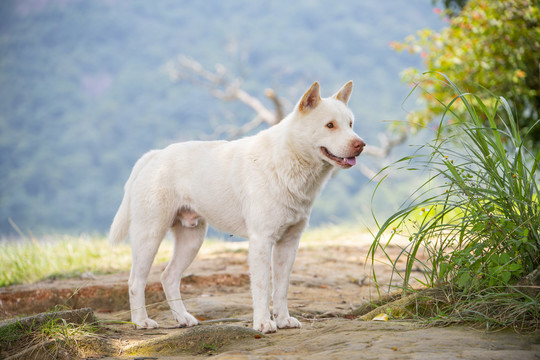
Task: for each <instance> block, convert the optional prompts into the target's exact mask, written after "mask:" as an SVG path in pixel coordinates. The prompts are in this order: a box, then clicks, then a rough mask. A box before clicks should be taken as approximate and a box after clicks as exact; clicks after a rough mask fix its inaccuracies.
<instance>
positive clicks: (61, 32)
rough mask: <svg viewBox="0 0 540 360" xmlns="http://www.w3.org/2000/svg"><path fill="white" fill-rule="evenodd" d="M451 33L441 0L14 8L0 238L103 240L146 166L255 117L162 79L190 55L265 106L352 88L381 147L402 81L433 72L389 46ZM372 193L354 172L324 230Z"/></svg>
mask: <svg viewBox="0 0 540 360" xmlns="http://www.w3.org/2000/svg"><path fill="white" fill-rule="evenodd" d="M441 23H442V21H441V19H440V18H439V16H438V15H436V14H434V13H433V8H432V5H431V1H430V0H410V1H400V0H394V1H352V0H351V1H339V2H335V1H308V0H302V1H283V0H278V1H264V2H262V1H251V2H247V1H218V0H207V1H192V2H188V1H176V0H160V1H146V0H130V1H127V0H116V1H115V0H92V1H89V0H3V1H2V2H1V3H0V183H1V188H0V235H4V236H5V235H9V234H12V233H14V232H15V230H14V227H13V225H12V223H14V224H16V225H17V226H18V227H19V228H21V229H22V230H23V232H26V231H32V232H33V233H36V234H39V233H43V232H105V231H107V229H108V226H109V225H110V222H111V221H112V218H113V216H114V214H115V212H116V209H117V207H118V205H119V203H120V200H121V198H122V194H123V184H124V182H125V180H126V179H127V177H128V176H129V172H130V170H131V167H132V166H133V164H134V163H135V161H136V159H137V158H139V157H140V156H141V155H142V154H144V153H145V152H146V151H148V150H150V149H152V148H160V147H164V146H166V145H167V144H169V143H171V142H176V141H183V140H190V139H199V138H202V137H204V135H205V134H206V135H208V134H211V133H213V130H214V128H215V127H216V126H217V125H219V124H242V123H245V122H247V121H249V120H251V119H252V117H253V115H254V114H253V113H252V112H251V111H250V110H249V109H248V108H246V107H244V106H242V105H241V104H235V103H224V102H221V101H219V100H217V99H215V98H213V97H211V95H210V94H209V92H208V91H207V90H206V89H204V88H202V87H200V86H196V85H194V84H191V83H173V82H172V81H171V80H170V79H169V77H168V75H167V73H166V71H165V70H164V67H165V64H167V63H168V62H170V61H173V60H174V59H176V58H177V57H178V55H180V54H183V55H186V56H189V57H191V58H193V59H196V60H197V61H199V62H201V63H202V64H203V65H204V66H206V67H208V68H213V67H214V65H215V64H217V63H221V64H223V65H224V66H226V67H227V68H228V69H231V70H232V71H234V72H235V73H236V74H237V75H238V76H240V77H242V79H243V85H242V86H243V88H244V89H246V90H247V91H249V92H250V93H251V94H253V95H254V96H257V97H259V98H261V99H263V98H264V95H263V94H264V89H265V88H268V87H272V88H273V89H275V90H276V91H277V92H278V94H279V95H280V96H281V97H282V98H284V99H286V100H287V101H289V102H290V103H291V104H294V103H295V102H296V101H297V100H298V98H299V97H300V96H301V94H302V93H303V92H304V91H305V90H306V89H307V87H308V86H309V85H310V84H311V83H312V82H313V81H315V80H317V81H320V83H321V86H322V92H323V95H325V96H328V95H331V94H332V93H333V92H334V91H336V90H337V89H338V88H339V87H340V86H341V85H342V84H344V83H345V82H346V81H348V80H351V79H352V80H354V82H355V90H354V94H353V97H352V99H351V102H350V106H351V108H352V109H353V111H354V112H355V114H356V118H357V122H356V125H355V126H356V130H357V132H358V133H359V134H360V135H361V136H362V137H363V138H364V139H365V140H366V142H367V143H368V144H370V143H371V144H373V143H377V134H378V133H379V132H381V131H384V130H385V127H386V123H385V122H384V121H388V120H396V119H402V118H404V117H405V112H404V110H403V109H402V102H403V100H404V99H405V97H406V95H407V93H408V91H409V89H408V88H407V87H406V85H404V84H401V83H400V78H399V73H400V71H401V70H403V69H404V68H406V67H409V66H417V67H418V66H420V64H419V63H418V61H417V59H414V58H413V57H410V56H408V55H407V54H401V55H400V54H397V53H395V52H394V51H393V50H392V49H391V48H390V47H389V46H388V43H389V42H390V41H394V40H402V39H403V38H404V37H405V36H407V35H408V34H411V33H413V32H415V31H416V30H418V29H420V28H423V27H431V28H435V29H437V28H440V27H441ZM265 101H266V100H265ZM268 106H271V105H270V104H268ZM287 110H290V108H289V109H287ZM363 160H364V161H366V162H368V163H369V162H370V161H371V163H372V165H373V166H375V167H377V163H376V161H375V160H370V159H368V158H367V157H366V158H364V159H363ZM361 161H362V160H361ZM201 166H204V164H201ZM367 181H368V179H367V178H366V177H365V176H363V175H362V174H361V173H360V172H359V171H356V170H349V171H348V172H341V173H340V174H339V175H338V176H337V177H336V179H333V180H332V181H331V182H330V184H329V186H328V187H327V188H326V190H325V191H324V193H323V195H322V197H321V198H320V199H319V200H318V201H317V204H316V206H315V209H314V212H313V216H312V224H320V223H326V222H338V221H354V220H355V219H357V218H358V216H360V215H361V214H362V213H366V212H367V213H368V212H369V209H368V208H367V207H368V206H369V205H368V204H366V203H365V202H364V201H362V200H361V199H362V198H361V196H362V195H361V193H362V189H363V185H364V184H365V183H366V182H367ZM404 186H405V185H404ZM9 219H11V220H12V223H10V221H9Z"/></svg>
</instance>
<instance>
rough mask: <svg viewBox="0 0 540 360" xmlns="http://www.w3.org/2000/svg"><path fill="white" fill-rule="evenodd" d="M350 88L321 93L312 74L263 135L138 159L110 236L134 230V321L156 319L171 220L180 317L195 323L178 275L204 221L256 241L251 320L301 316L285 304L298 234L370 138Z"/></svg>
mask: <svg viewBox="0 0 540 360" xmlns="http://www.w3.org/2000/svg"><path fill="white" fill-rule="evenodd" d="M351 90H352V82H349V83H347V84H346V85H345V86H344V87H343V88H342V89H341V90H340V91H339V92H337V93H336V94H335V95H334V96H332V97H330V98H325V99H321V98H320V95H319V84H318V83H314V84H313V85H312V86H311V88H310V89H309V90H308V91H307V92H306V94H304V96H303V97H302V99H301V100H300V102H299V103H298V105H297V106H296V107H295V110H294V111H293V112H292V113H291V114H289V115H288V116H287V117H286V118H285V119H283V120H282V121H281V122H280V123H279V124H277V125H275V126H273V127H271V128H269V129H267V130H264V131H261V132H260V133H258V134H257V135H254V136H251V137H246V138H243V139H240V140H236V141H230V142H227V141H193V142H186V143H177V144H172V145H170V146H168V147H166V148H165V149H163V150H153V151H150V152H148V153H147V154H145V155H144V156H143V157H141V159H139V160H138V161H137V163H136V164H135V166H134V168H133V171H132V172H131V175H130V177H129V179H128V181H127V183H126V185H125V194H124V198H123V200H122V203H121V205H120V208H119V209H118V213H117V214H116V216H115V218H114V221H113V224H112V226H111V230H110V235H109V237H110V239H111V241H113V242H118V241H121V240H123V239H124V238H126V237H127V236H128V235H129V237H130V239H131V243H132V254H133V263H132V268H131V274H130V277H129V297H130V306H131V319H132V322H133V323H134V324H135V325H136V326H137V327H140V328H154V327H158V324H157V323H156V322H155V321H153V320H151V319H149V318H148V315H147V312H146V308H145V299H144V290H145V286H146V279H147V276H148V272H149V271H150V267H151V265H152V262H153V260H154V257H155V254H156V252H157V249H158V247H159V244H160V242H161V241H162V239H163V237H164V236H165V234H166V232H167V231H168V230H171V231H172V233H173V234H174V237H175V244H174V254H173V258H172V260H171V262H170V263H169V264H168V266H167V268H166V269H165V271H164V272H163V274H162V275H161V282H162V284H163V289H164V292H165V295H166V296H167V300H168V302H169V305H170V307H171V310H172V312H173V316H174V318H175V319H176V321H177V322H178V326H180V327H184V326H194V325H197V320H196V319H195V318H194V317H193V316H192V315H191V314H189V313H188V312H187V310H186V308H185V306H184V304H183V302H182V300H181V297H180V279H181V277H182V273H183V272H184V270H185V269H186V268H187V267H188V266H189V264H190V263H191V262H192V261H193V259H194V258H195V255H196V254H197V252H198V250H199V248H200V246H201V244H202V242H203V240H204V237H205V234H206V229H207V224H211V225H212V226H213V227H214V228H216V229H219V230H221V231H223V232H226V233H231V234H235V235H238V236H242V237H247V238H248V239H249V241H250V245H249V246H250V249H249V257H248V259H249V267H250V274H251V288H252V296H253V328H254V329H255V330H258V331H261V332H263V333H269V332H274V331H276V328H299V327H300V326H301V325H300V322H299V321H298V320H296V319H295V318H293V317H291V316H289V311H288V308H287V291H288V287H289V276H290V273H291V270H292V266H293V263H294V259H295V257H296V253H297V249H298V242H299V239H300V236H301V234H302V231H303V230H304V228H305V227H306V225H307V223H308V219H309V215H310V211H311V207H312V205H313V202H314V200H315V197H316V196H317V195H318V194H319V192H320V190H321V189H322V187H323V185H324V184H325V182H326V181H327V179H328V178H329V176H330V175H331V173H332V172H333V170H334V169H336V168H339V167H342V168H347V167H350V166H351V164H350V162H352V161H353V160H354V159H353V157H356V156H358V155H359V154H360V152H361V151H362V149H363V147H364V145H365V144H364V143H363V141H362V140H361V139H360V138H359V137H358V135H356V134H355V133H354V131H353V129H352V126H351V124H352V121H353V120H354V117H353V114H352V112H351V111H350V110H349V108H348V107H347V102H348V99H349V96H350V94H351ZM329 122H332V125H333V126H330V125H328V124H329ZM323 147H324V148H326V149H327V150H328V151H329V152H330V153H332V154H333V155H335V156H338V157H342V158H350V160H349V164H347V163H346V161H345V160H343V159H342V160H339V159H338V160H337V161H336V160H334V159H332V158H331V157H329V156H327V155H325V152H324V150H322V148H323ZM271 278H272V280H271ZM271 281H272V282H273V285H274V286H273V293H272V294H271V293H270V288H271ZM271 296H272V299H273V315H274V316H273V319H272V317H271V316H270V312H269V308H270V298H271Z"/></svg>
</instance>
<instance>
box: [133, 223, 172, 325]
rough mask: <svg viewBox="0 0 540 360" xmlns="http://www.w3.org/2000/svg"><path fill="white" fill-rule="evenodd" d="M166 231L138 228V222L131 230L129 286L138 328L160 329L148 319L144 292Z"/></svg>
mask: <svg viewBox="0 0 540 360" xmlns="http://www.w3.org/2000/svg"><path fill="white" fill-rule="evenodd" d="M166 231H167V228H166V227H165V228H164V229H161V230H157V229H151V228H150V229H149V228H145V226H144V225H140V226H137V222H132V226H131V229H130V238H131V253H132V264H131V273H130V275H129V281H128V285H129V303H130V307H131V322H133V323H134V324H135V325H136V327H137V328H143V329H145V328H157V327H159V326H158V323H157V322H155V321H154V320H152V319H149V318H148V313H147V312H146V302H145V298H144V291H145V287H146V280H147V277H148V273H149V272H150V268H151V267H152V263H153V262H154V257H155V256H156V253H157V251H158V248H159V244H160V243H161V240H162V239H163V237H164V236H165V233H166Z"/></svg>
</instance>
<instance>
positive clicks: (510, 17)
mask: <svg viewBox="0 0 540 360" xmlns="http://www.w3.org/2000/svg"><path fill="white" fill-rule="evenodd" d="M447 5H448V4H447ZM448 22H449V26H448V27H445V28H444V29H442V30H441V31H440V32H436V31H432V30H429V29H425V30H421V31H419V32H418V33H417V34H416V35H411V36H408V37H407V38H406V39H405V42H404V43H398V42H393V43H392V44H391V45H392V47H393V48H394V49H395V50H397V51H409V52H410V53H411V54H419V55H420V56H421V57H422V59H423V61H424V64H425V67H426V68H427V69H437V70H438V71H441V72H443V73H445V74H447V75H448V76H449V77H450V78H452V79H453V80H454V81H456V82H459V83H460V84H462V86H463V88H466V89H467V91H474V92H475V93H477V94H478V93H482V92H483V91H484V89H483V88H482V87H481V86H478V84H482V85H483V86H485V87H487V88H489V89H490V90H491V91H493V92H495V93H497V94H499V95H502V96H504V97H506V99H508V101H510V103H511V104H512V107H513V108H514V109H515V111H516V112H517V114H519V117H518V119H515V120H516V121H515V122H516V123H518V124H519V127H521V128H523V129H525V130H526V131H527V133H528V136H527V137H528V138H529V139H530V142H529V145H531V146H536V147H537V146H539V141H540V128H538V127H537V128H536V129H532V128H531V125H532V124H534V122H535V121H536V120H537V119H538V118H539V109H540V73H539V72H540V68H539V67H538V53H539V52H540V6H538V1H537V0H505V1H491V0H470V1H468V2H467V4H466V5H465V6H464V7H463V9H462V10H461V12H460V13H457V14H456V16H455V17H453V18H452V19H450V20H448ZM419 74H421V71H420V70H419V69H417V68H409V69H407V70H405V71H404V73H403V79H404V80H405V81H407V82H409V81H411V80H414V79H416V78H417V77H418V76H419ZM423 86H425V88H426V90H427V91H426V92H425V93H423V94H422V95H421V97H422V99H423V100H424V101H425V106H424V107H423V108H422V109H419V110H417V111H413V112H411V113H410V114H409V120H410V122H411V123H413V124H416V125H419V126H422V125H425V124H426V123H429V122H430V121H431V120H432V119H433V117H434V116H438V115H440V114H441V113H442V111H443V109H442V108H441V107H440V106H439V103H438V99H440V100H442V101H445V102H449V101H450V100H451V99H452V98H453V97H454V92H453V89H451V88H449V87H447V86H446V85H445V84H444V82H439V81H428V82H425V83H424V84H423ZM472 89H474V90H472ZM483 101H484V102H485V103H486V104H489V105H490V106H493V107H494V106H495V103H496V102H497V101H498V100H497V99H496V98H489V97H486V98H484V100H483ZM456 105H459V104H456ZM453 110H454V112H457V113H459V114H460V115H461V116H464V117H466V116H467V115H466V113H467V111H468V109H466V108H465V107H463V106H455V107H454V109H453ZM537 149H538V148H537Z"/></svg>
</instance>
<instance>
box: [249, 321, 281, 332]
mask: <svg viewBox="0 0 540 360" xmlns="http://www.w3.org/2000/svg"><path fill="white" fill-rule="evenodd" d="M253 329H254V330H256V331H259V332H262V333H263V334H269V333H275V332H276V331H277V327H276V323H275V322H274V321H272V320H264V321H262V322H259V323H253Z"/></svg>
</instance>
